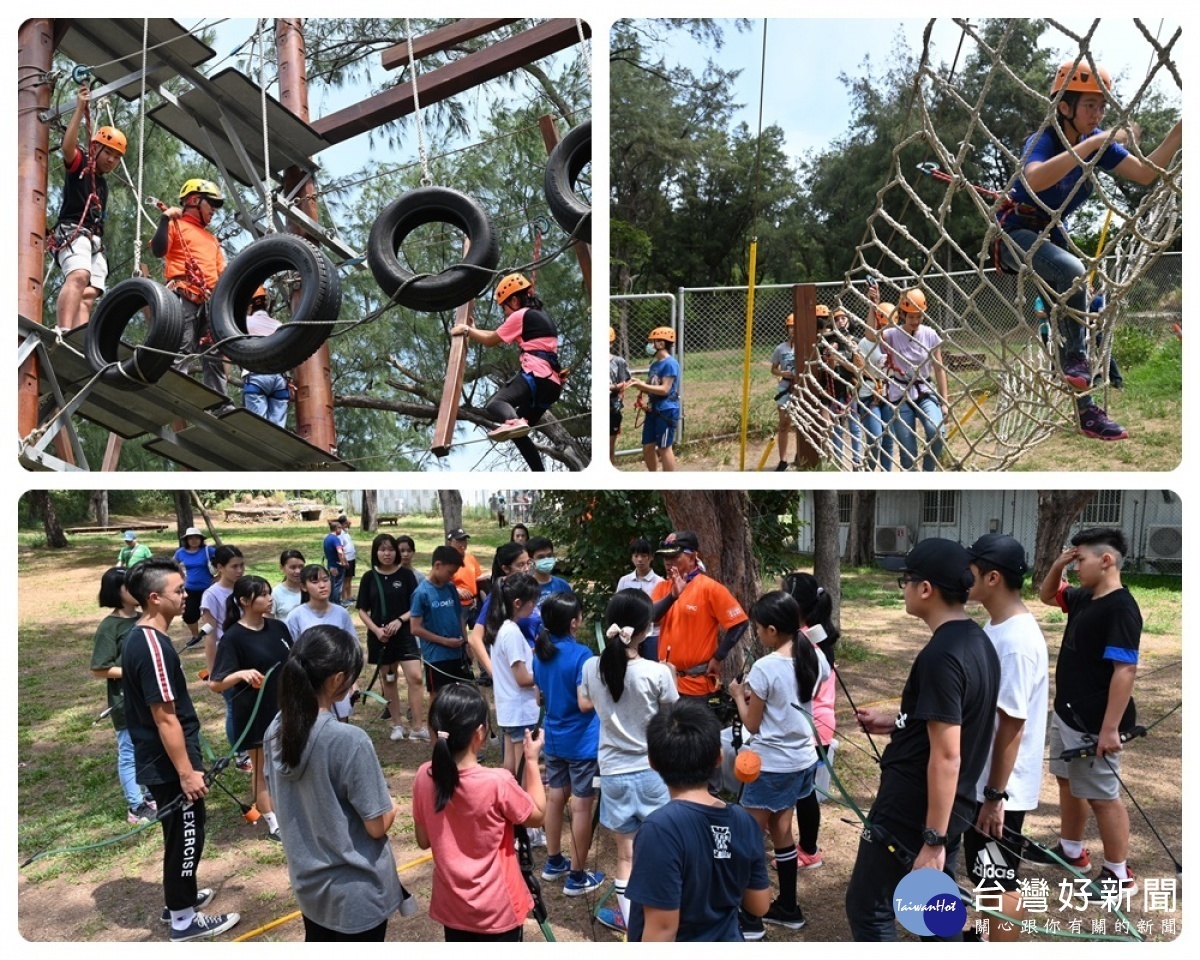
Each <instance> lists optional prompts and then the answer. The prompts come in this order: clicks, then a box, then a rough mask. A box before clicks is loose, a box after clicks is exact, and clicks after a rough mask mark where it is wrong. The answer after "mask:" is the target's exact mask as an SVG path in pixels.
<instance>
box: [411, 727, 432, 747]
mask: <svg viewBox="0 0 1200 960" xmlns="http://www.w3.org/2000/svg"><path fill="white" fill-rule="evenodd" d="M408 739H409V740H424V741H425V742H426V743H428V742H429V728H428V727H413V728H412V729H411V730H409V731H408Z"/></svg>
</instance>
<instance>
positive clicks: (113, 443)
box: [100, 433, 125, 473]
mask: <svg viewBox="0 0 1200 960" xmlns="http://www.w3.org/2000/svg"><path fill="white" fill-rule="evenodd" d="M124 444H125V441H124V440H122V439H121V438H120V436H118V435H117V434H115V433H110V434H109V435H108V445H107V446H106V447H105V448H104V462H103V463H102V464H101V465H100V469H101V470H103V471H104V472H106V473H111V472H112V471H113V470H116V469H117V468H118V466H119V464H120V462H121V447H122V446H123V445H124Z"/></svg>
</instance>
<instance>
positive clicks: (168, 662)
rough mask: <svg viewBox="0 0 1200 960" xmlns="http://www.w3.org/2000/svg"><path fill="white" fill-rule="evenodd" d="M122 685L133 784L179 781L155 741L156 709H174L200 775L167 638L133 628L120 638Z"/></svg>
mask: <svg viewBox="0 0 1200 960" xmlns="http://www.w3.org/2000/svg"><path fill="white" fill-rule="evenodd" d="M121 683H122V685H123V689H124V692H125V723H126V726H127V729H128V730H129V734H130V736H131V737H132V738H133V757H134V762H135V763H136V764H137V777H138V782H139V783H142V784H151V783H175V782H177V781H178V780H179V772H178V771H177V770H176V769H175V764H173V763H172V762H171V758H170V757H168V756H167V753H166V750H164V749H163V744H162V740H160V739H159V736H158V726H157V724H155V722H154V714H153V713H152V712H151V710H150V707H151V705H152V704H155V703H174V704H175V716H176V718H177V719H178V720H179V725H180V727H182V728H183V738H184V742H185V743H186V744H187V754H188V758H189V759H190V760H191V761H192V767H193V768H194V769H196V770H200V769H202V766H201V760H200V720H199V718H198V717H197V716H196V709H195V707H193V706H192V698H191V696H190V695H189V694H188V688H187V680H186V679H185V678H184V675H183V664H182V663H180V661H179V654H177V653H176V652H175V648H174V647H173V646H171V640H170V638H169V637H168V636H167V635H166V634H164V633H159V632H158V631H157V630H155V629H154V628H153V627H148V626H145V625H144V624H138V625H137V626H135V627H133V628H132V629H131V630H130V631H129V633H127V634H126V635H125V643H124V646H123V647H122V648H121Z"/></svg>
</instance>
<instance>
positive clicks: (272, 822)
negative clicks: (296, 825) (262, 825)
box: [263, 811, 279, 833]
mask: <svg viewBox="0 0 1200 960" xmlns="http://www.w3.org/2000/svg"><path fill="white" fill-rule="evenodd" d="M263 819H264V820H266V821H267V829H268V830H270V831H271V832H272V833H278V832H279V821H278V820H277V819H276V818H275V813H274V811H272V812H271V813H264V814H263Z"/></svg>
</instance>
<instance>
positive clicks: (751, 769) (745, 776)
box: [733, 750, 762, 783]
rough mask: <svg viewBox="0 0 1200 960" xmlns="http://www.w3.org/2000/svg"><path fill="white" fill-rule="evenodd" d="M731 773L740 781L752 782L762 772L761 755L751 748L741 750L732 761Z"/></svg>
mask: <svg viewBox="0 0 1200 960" xmlns="http://www.w3.org/2000/svg"><path fill="white" fill-rule="evenodd" d="M733 773H734V776H736V777H737V778H738V779H739V780H740V781H742V783H753V782H754V781H755V780H757V779H758V775H759V774H760V773H762V757H760V756H759V755H758V754H757V753H755V752H754V751H753V750H742V751H740V752H739V753H738V755H737V760H735V761H734V763H733Z"/></svg>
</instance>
